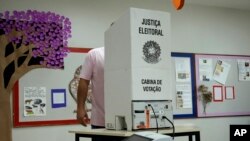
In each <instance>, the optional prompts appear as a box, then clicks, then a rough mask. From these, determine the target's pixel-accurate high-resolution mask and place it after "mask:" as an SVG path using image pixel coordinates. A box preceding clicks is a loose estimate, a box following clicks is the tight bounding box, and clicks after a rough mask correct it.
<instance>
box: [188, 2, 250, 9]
mask: <svg viewBox="0 0 250 141" xmlns="http://www.w3.org/2000/svg"><path fill="white" fill-rule="evenodd" d="M185 3H190V4H196V5H205V6H216V7H223V8H233V9H239V10H249V11H250V0H185Z"/></svg>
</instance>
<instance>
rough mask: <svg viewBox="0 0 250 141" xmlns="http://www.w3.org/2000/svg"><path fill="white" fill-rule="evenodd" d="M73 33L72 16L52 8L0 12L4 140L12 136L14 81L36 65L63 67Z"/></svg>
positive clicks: (0, 112)
mask: <svg viewBox="0 0 250 141" xmlns="http://www.w3.org/2000/svg"><path fill="white" fill-rule="evenodd" d="M70 37H71V22H70V20H69V19H68V18H66V17H64V16H60V15H58V14H55V13H53V12H39V11H36V10H27V11H13V12H9V11H5V12H4V13H0V62H1V63H0V104H1V105H0V129H1V132H0V140H1V141H11V140H12V132H11V131H12V126H11V125H12V124H11V119H12V118H11V109H10V107H11V105H10V95H11V91H12V88H13V85H14V84H15V82H16V81H17V80H18V79H20V78H21V77H22V76H23V75H24V74H25V73H27V72H28V71H30V70H32V69H35V68H53V69H63V67H64V57H66V55H67V53H68V52H69V50H68V48H67V44H68V42H67V40H68V39H69V38H70ZM2 129H3V130H2Z"/></svg>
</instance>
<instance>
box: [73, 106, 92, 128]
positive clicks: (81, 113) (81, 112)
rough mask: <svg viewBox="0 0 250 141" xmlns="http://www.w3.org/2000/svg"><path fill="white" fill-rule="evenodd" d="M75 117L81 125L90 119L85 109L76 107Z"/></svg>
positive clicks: (85, 124)
mask: <svg viewBox="0 0 250 141" xmlns="http://www.w3.org/2000/svg"><path fill="white" fill-rule="evenodd" d="M76 118H77V120H78V121H79V123H80V124H82V125H83V126H87V124H89V123H90V119H89V117H88V114H87V111H86V110H85V109H77V115H76Z"/></svg>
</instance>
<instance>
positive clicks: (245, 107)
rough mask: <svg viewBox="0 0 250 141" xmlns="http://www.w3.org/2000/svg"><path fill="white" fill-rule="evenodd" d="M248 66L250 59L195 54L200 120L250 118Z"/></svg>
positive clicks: (249, 67)
mask: <svg viewBox="0 0 250 141" xmlns="http://www.w3.org/2000/svg"><path fill="white" fill-rule="evenodd" d="M249 63H250V56H240V55H217V54H195V71H196V90H197V99H196V100H197V116H198V117H216V116H240V115H250V102H249V100H250V93H249V92H250V76H249V73H250V66H249V65H250V64H249ZM204 86H205V87H206V88H207V90H206V91H207V93H206V92H204V91H201V90H204V89H199V88H202V87H204ZM203 94H210V96H211V97H210V96H209V95H203ZM204 96H207V98H205V97H204ZM204 99H206V100H209V99H210V102H207V101H206V100H204Z"/></svg>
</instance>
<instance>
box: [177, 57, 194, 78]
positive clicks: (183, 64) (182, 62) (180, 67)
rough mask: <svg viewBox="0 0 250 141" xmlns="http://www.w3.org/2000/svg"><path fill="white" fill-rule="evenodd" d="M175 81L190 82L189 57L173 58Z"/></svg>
mask: <svg viewBox="0 0 250 141" xmlns="http://www.w3.org/2000/svg"><path fill="white" fill-rule="evenodd" d="M175 69H176V71H175V72H176V74H175V75H176V82H191V74H190V73H191V72H190V58H175Z"/></svg>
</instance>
